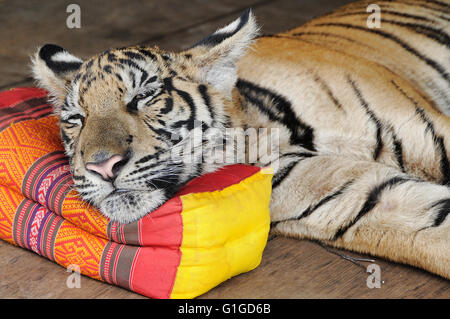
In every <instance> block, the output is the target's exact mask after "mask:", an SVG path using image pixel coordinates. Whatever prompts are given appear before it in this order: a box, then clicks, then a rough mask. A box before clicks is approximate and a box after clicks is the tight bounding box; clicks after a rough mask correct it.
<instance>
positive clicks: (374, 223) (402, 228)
mask: <svg viewBox="0 0 450 319" xmlns="http://www.w3.org/2000/svg"><path fill="white" fill-rule="evenodd" d="M282 161H283V163H281V164H282V165H280V167H281V168H280V169H279V170H278V171H277V174H276V175H275V177H274V183H273V184H274V189H273V196H272V202H271V218H272V222H273V223H272V230H273V232H274V233H278V234H282V235H287V236H293V237H297V238H308V239H315V240H319V241H322V242H324V243H326V244H328V245H331V246H334V247H339V248H344V249H348V250H353V251H357V252H361V253H368V254H371V255H374V256H379V257H383V258H386V259H390V260H392V261H396V262H400V263H405V264H409V265H413V266H417V267H420V268H423V269H425V270H427V271H430V272H433V273H436V274H439V275H441V276H443V277H446V278H450V217H448V216H447V215H448V212H449V211H450V188H449V187H446V186H443V185H438V184H435V183H432V182H426V181H422V180H419V179H417V178H414V177H412V176H410V175H408V174H405V173H403V172H401V171H400V170H399V169H397V168H394V167H390V166H387V165H383V164H380V163H376V162H370V161H357V160H353V159H351V158H344V157H336V156H313V157H298V158H294V157H289V158H282ZM284 194H288V195H284Z"/></svg>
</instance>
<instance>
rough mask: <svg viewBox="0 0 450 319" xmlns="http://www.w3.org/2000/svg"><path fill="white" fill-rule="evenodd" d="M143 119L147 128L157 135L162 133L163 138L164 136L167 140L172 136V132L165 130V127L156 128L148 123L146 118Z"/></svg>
mask: <svg viewBox="0 0 450 319" xmlns="http://www.w3.org/2000/svg"><path fill="white" fill-rule="evenodd" d="M143 121H144V124H145V125H146V126H147V127H148V128H149V129H151V130H152V131H153V132H155V133H156V134H157V135H162V136H163V137H164V138H166V139H167V140H169V141H170V140H171V138H172V133H171V132H169V131H167V130H165V129H163V128H159V129H157V128H155V127H153V125H152V124H150V123H149V122H148V121H146V120H143Z"/></svg>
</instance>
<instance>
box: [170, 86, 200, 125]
mask: <svg viewBox="0 0 450 319" xmlns="http://www.w3.org/2000/svg"><path fill="white" fill-rule="evenodd" d="M174 90H175V92H177V94H178V95H179V96H180V97H181V98H182V99H183V100H184V101H185V102H186V103H187V105H188V106H189V109H190V111H191V112H190V115H189V119H187V120H184V121H178V122H176V123H175V124H174V125H177V126H182V125H186V126H187V129H188V130H189V131H190V130H192V129H194V121H195V117H196V115H197V108H196V106H195V103H194V100H193V99H192V97H191V95H190V94H189V93H187V92H186V91H183V90H180V89H176V88H174Z"/></svg>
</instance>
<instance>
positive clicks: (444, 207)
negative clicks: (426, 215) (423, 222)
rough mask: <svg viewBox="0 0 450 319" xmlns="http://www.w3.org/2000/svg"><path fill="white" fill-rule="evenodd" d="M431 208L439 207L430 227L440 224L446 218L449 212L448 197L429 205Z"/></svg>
mask: <svg viewBox="0 0 450 319" xmlns="http://www.w3.org/2000/svg"><path fill="white" fill-rule="evenodd" d="M431 207H432V208H435V207H439V210H438V212H437V215H436V217H435V219H434V223H433V225H432V227H437V226H439V225H441V224H442V223H443V222H444V220H445V219H446V218H447V216H448V213H449V212H450V199H448V198H447V199H443V200H440V201H438V202H437V203H435V204H433V205H432V206H431Z"/></svg>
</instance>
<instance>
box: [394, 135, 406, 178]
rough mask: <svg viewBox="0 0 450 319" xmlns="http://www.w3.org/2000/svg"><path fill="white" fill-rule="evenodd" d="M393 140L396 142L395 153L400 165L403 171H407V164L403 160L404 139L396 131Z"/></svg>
mask: <svg viewBox="0 0 450 319" xmlns="http://www.w3.org/2000/svg"><path fill="white" fill-rule="evenodd" d="M392 140H393V144H394V154H395V158H396V159H397V163H398V166H399V167H400V169H401V170H402V172H405V164H404V162H403V145H402V141H401V140H399V139H398V137H397V135H395V133H394V132H392Z"/></svg>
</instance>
